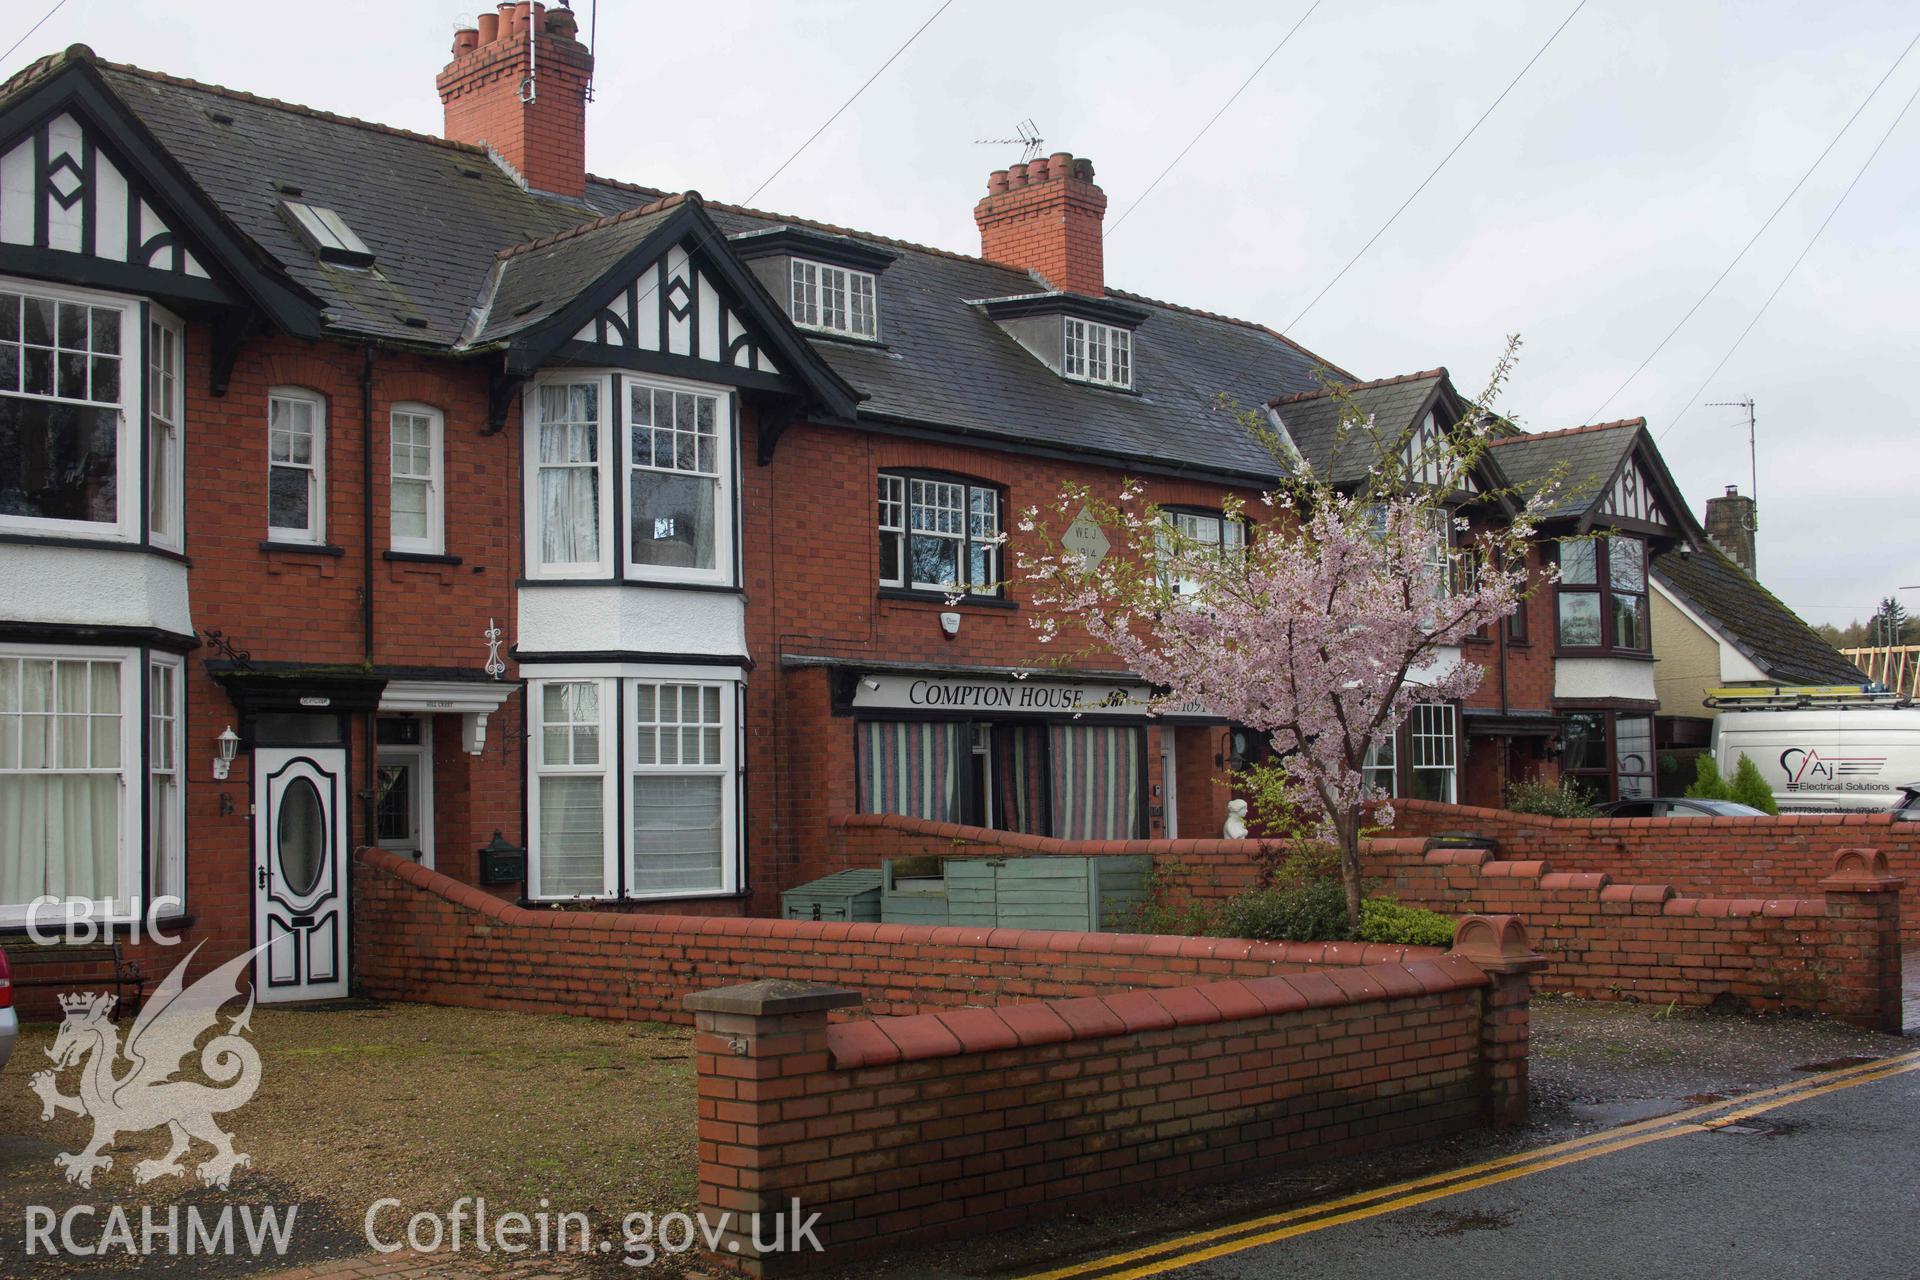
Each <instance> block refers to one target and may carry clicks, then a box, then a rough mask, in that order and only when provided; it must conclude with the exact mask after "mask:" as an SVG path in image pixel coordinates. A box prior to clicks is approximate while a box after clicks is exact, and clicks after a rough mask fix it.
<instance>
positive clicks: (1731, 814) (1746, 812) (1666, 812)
mask: <svg viewBox="0 0 1920 1280" xmlns="http://www.w3.org/2000/svg"><path fill="white" fill-rule="evenodd" d="M1598 808H1599V810H1600V816H1601V817H1603V818H1764V817H1766V816H1767V815H1766V814H1765V813H1763V812H1762V811H1760V810H1759V809H1756V808H1754V807H1753V806H1752V805H1750V804H1736V803H1734V802H1733V801H1732V800H1696V799H1694V798H1693V797H1692V796H1655V797H1654V798H1653V799H1651V800H1614V801H1611V802H1610V803H1607V804H1603V805H1600V806H1598Z"/></svg>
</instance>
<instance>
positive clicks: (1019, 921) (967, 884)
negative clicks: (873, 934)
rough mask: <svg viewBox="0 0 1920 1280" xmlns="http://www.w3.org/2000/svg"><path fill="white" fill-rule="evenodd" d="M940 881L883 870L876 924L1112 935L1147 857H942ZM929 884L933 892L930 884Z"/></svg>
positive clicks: (1134, 898) (1141, 884) (1141, 879)
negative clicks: (964, 926) (882, 922)
mask: <svg viewBox="0 0 1920 1280" xmlns="http://www.w3.org/2000/svg"><path fill="white" fill-rule="evenodd" d="M942 865H943V868H944V872H945V874H944V876H943V877H941V878H940V879H938V880H935V879H931V878H928V877H921V876H917V877H913V878H911V879H909V878H906V877H901V876H897V875H896V874H895V864H892V863H888V864H887V865H886V889H885V892H884V896H883V898H882V901H881V919H883V920H885V921H886V922H887V923H888V924H955V925H975V926H979V927H981V928H990V929H993V928H998V929H1066V930H1077V931H1079V932H1083V933H1099V932H1118V931H1120V930H1123V929H1125V928H1126V927H1127V925H1128V915H1129V911H1130V909H1131V908H1132V907H1134V906H1135V905H1136V904H1138V903H1140V902H1142V901H1144V900H1145V899H1146V896H1147V875H1148V873H1149V872H1150V871H1151V870H1152V867H1153V859H1152V858H1150V857H1148V856H1147V855H1145V854H1125V855H1114V856H1111V857H1098V858H1081V857H1044V856H1043V857H1032V858H947V859H944V860H943V864H942ZM936 886H937V887H936Z"/></svg>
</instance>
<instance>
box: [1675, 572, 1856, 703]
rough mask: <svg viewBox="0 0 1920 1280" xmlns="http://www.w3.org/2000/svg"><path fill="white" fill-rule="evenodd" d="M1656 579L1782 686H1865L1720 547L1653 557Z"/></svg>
mask: <svg viewBox="0 0 1920 1280" xmlns="http://www.w3.org/2000/svg"><path fill="white" fill-rule="evenodd" d="M1653 573H1654V577H1655V578H1657V579H1659V581H1660V584H1661V585H1662V586H1664V587H1666V588H1667V589H1668V590H1669V591H1671V592H1672V593H1673V594H1674V596H1675V598H1676V599H1678V600H1679V601H1680V602H1681V603H1682V604H1684V605H1686V606H1687V608H1689V609H1691V610H1693V612H1694V613H1696V614H1698V615H1699V616H1700V617H1701V618H1702V619H1704V620H1705V621H1706V622H1708V623H1709V624H1710V625H1711V626H1713V628H1714V629H1715V630H1717V631H1718V632H1719V633H1720V634H1721V635H1722V636H1723V637H1725V638H1726V640H1727V641H1728V643H1730V644H1732V645H1733V647H1734V648H1736V649H1738V650H1739V651H1740V652H1741V653H1743V654H1745V655H1746V656H1747V657H1748V658H1749V659H1750V660H1751V661H1752V662H1753V664H1754V665H1755V666H1756V667H1759V668H1760V669H1761V670H1762V671H1764V672H1766V673H1767V678H1768V679H1771V680H1778V681H1780V682H1781V683H1783V684H1861V683H1864V682H1865V681H1866V679H1867V676H1866V674H1865V673H1864V672H1862V671H1861V670H1860V669H1859V668H1858V667H1856V666H1854V665H1853V664H1852V663H1851V662H1849V661H1847V660H1846V659H1845V658H1843V657H1841V656H1840V653H1839V651H1838V650H1836V649H1834V647H1833V646H1832V645H1830V644H1828V643H1827V642H1826V641H1824V640H1822V639H1821V638H1820V636H1819V634H1818V633H1817V632H1815V631H1814V629H1813V628H1812V627H1809V626H1808V625H1807V624H1806V623H1805V622H1803V621H1801V619H1800V616H1799V615H1798V614H1796V613H1795V612H1794V611H1793V610H1792V609H1789V608H1788V607H1787V606H1786V604H1785V603H1784V602H1782V601H1781V600H1780V598H1779V597H1778V596H1775V595H1774V594H1773V593H1772V592H1771V591H1768V590H1767V589H1766V588H1765V587H1763V586H1761V585H1760V584H1759V583H1758V582H1756V581H1754V580H1753V578H1751V577H1749V576H1748V574H1747V572H1746V570H1744V569H1742V568H1741V567H1740V566H1739V565H1737V564H1735V563H1734V562H1733V561H1732V560H1731V559H1729V558H1728V557H1727V556H1726V555H1725V554H1724V553H1723V552H1722V551H1721V550H1720V549H1719V548H1718V547H1715V546H1714V545H1712V544H1711V543H1707V544H1706V545H1705V546H1704V547H1703V548H1702V549H1701V550H1698V551H1694V552H1693V553H1691V554H1682V553H1681V552H1680V551H1679V550H1678V549H1675V550H1672V551H1666V552H1663V553H1661V554H1660V555H1657V556H1655V557H1654V559H1653Z"/></svg>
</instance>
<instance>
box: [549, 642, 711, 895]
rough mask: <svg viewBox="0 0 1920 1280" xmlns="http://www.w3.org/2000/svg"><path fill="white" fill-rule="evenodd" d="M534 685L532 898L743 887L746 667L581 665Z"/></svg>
mask: <svg viewBox="0 0 1920 1280" xmlns="http://www.w3.org/2000/svg"><path fill="white" fill-rule="evenodd" d="M530 688H531V695H530V696H531V699H532V701H531V704H530V705H531V706H532V707H533V708H534V711H535V722H534V725H533V726H532V734H533V738H534V741H533V743H532V744H531V748H530V754H531V757H532V764H531V780H530V781H531V786H530V790H531V792H532V795H531V808H532V810H533V815H534V820H533V824H532V830H531V832H530V837H531V838H530V840H529V854H530V858H529V871H528V876H529V880H528V887H527V892H528V895H529V896H530V897H533V898H539V899H558V898H614V897H626V898H674V897H687V896H698V895H703V894H716V893H730V892H733V891H735V890H736V889H738V887H739V885H740V872H739V857H740V855H739V831H740V816H739V815H740V793H739V764H738V762H739V758H740V716H739V712H738V707H739V674H738V672H737V671H734V670H732V669H726V668H722V669H715V668H699V667H641V666H612V667H607V666H596V667H577V666H572V665H568V666H565V667H555V668H552V669H551V675H549V676H547V677H544V678H537V679H535V680H534V681H533V682H532V684H531V686H530ZM616 777H619V778H620V779H621V782H620V786H619V787H618V788H617V789H616V788H615V787H614V785H613V780H614V779H615V778H616ZM616 792H617V794H616ZM622 815H624V822H623V821H621V816H622Z"/></svg>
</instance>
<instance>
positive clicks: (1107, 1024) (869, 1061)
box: [827, 955, 1491, 1071]
mask: <svg viewBox="0 0 1920 1280" xmlns="http://www.w3.org/2000/svg"><path fill="white" fill-rule="evenodd" d="M1490 981H1491V979H1489V978H1488V976H1487V974H1486V972H1485V971H1484V970H1482V969H1481V968H1480V967H1479V966H1478V965H1476V964H1474V963H1473V962H1472V961H1470V960H1468V959H1466V958H1465V957H1463V956H1456V955H1441V956H1437V957H1435V958H1434V959H1420V960H1411V961H1408V962H1407V963H1405V964H1372V965H1360V966H1355V967H1350V968H1342V969H1336V970H1332V971H1329V972H1327V973H1296V974H1276V975H1274V976H1272V977H1267V978H1244V979H1239V980H1236V981H1229V982H1209V983H1204V984H1202V985H1199V986H1192V987H1156V988H1151V989H1147V988H1142V989H1139V990H1135V991H1123V992H1119V993H1117V994H1115V995H1110V996H1081V997H1077V998H1074V999H1070V1000H1048V1001H1042V1002H1038V1003H1033V1004H1009V1005H1000V1006H998V1007H996V1008H964V1009H946V1010H942V1011H940V1012H938V1013H916V1014H908V1015H906V1016H904V1017H888V1018H866V1019H861V1020H859V1021H854V1022H839V1023H834V1024H833V1025H831V1026H829V1027H828V1028H827V1047H828V1049H829V1051H830V1052H831V1053H832V1055H833V1065H834V1066H835V1067H836V1068H838V1069H840V1070H843V1071H850V1070H854V1069H856V1068H859V1067H881V1066H890V1065H892V1064H894V1063H900V1062H919V1061H924V1060H926V1059H929V1058H953V1057H959V1056H960V1055H962V1054H968V1053H995V1052H999V1051H1002V1050H1008V1049H1031V1048H1037V1047H1039V1046H1041V1045H1049V1044H1064V1043H1067V1042H1069V1041H1075V1040H1103V1039H1107V1038H1109V1037H1112V1036H1128V1035H1138V1034H1141V1033H1143V1032H1148V1031H1165V1030H1168V1029H1170V1028H1174V1027H1199V1026H1210V1025H1212V1024H1214V1023H1221V1022H1239V1021H1244V1020H1246V1019H1250V1018H1270V1017H1276V1016H1279V1015H1282V1014H1288V1013H1297V1012H1299V1011H1301V1010H1304V1009H1328V1008H1336V1007H1347V1006H1352V1005H1361V1004H1370V1003H1373V1002H1376V1001H1382V1000H1399V999H1405V998H1409V997H1414V996H1424V995H1437V994H1441V993H1444V992H1448V991H1465V990H1472V989H1475V988H1479V987H1484V986H1487V985H1488V984H1489V982H1490Z"/></svg>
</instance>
